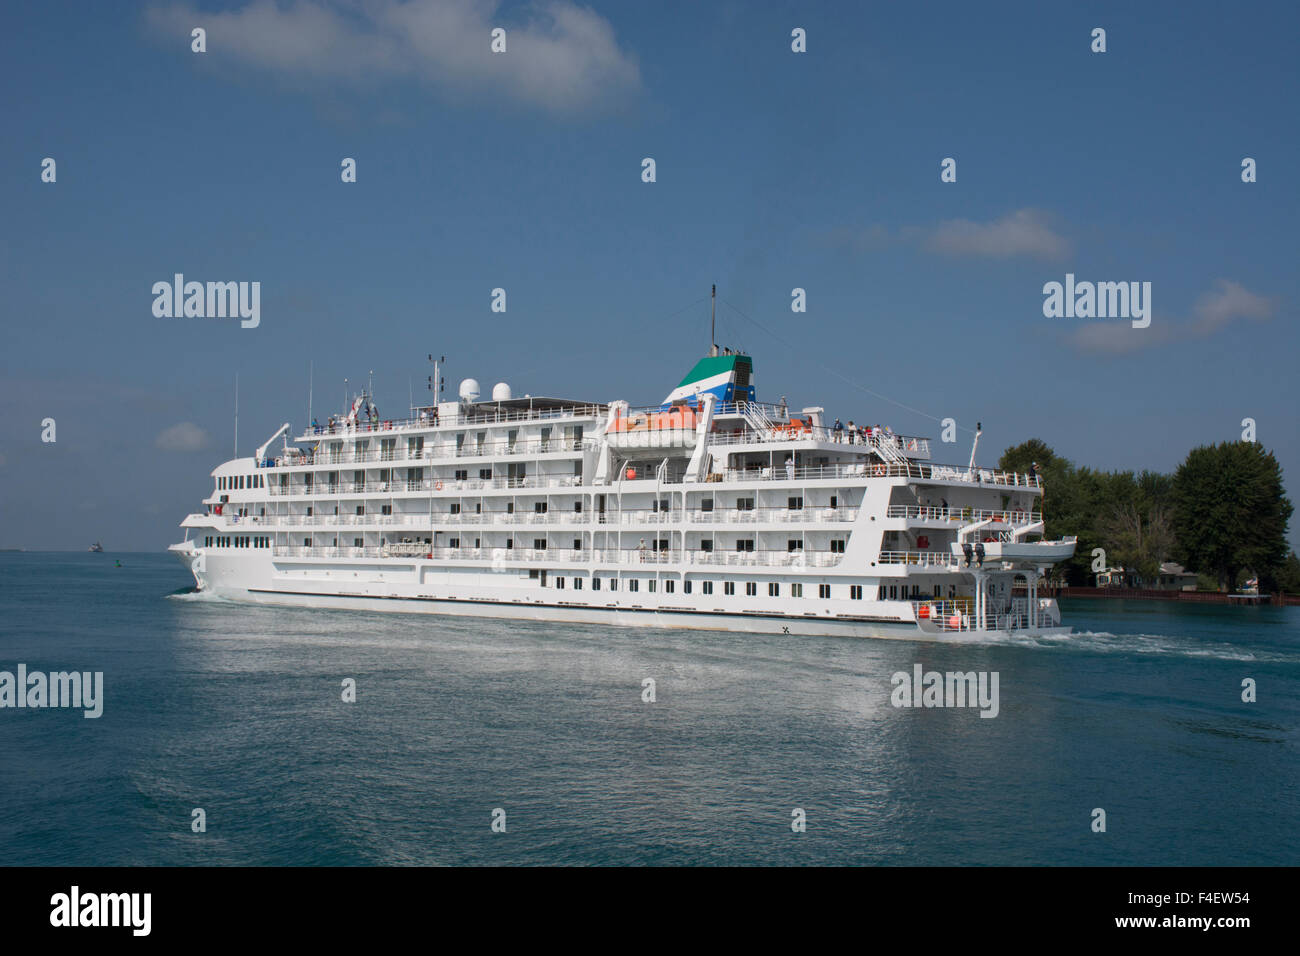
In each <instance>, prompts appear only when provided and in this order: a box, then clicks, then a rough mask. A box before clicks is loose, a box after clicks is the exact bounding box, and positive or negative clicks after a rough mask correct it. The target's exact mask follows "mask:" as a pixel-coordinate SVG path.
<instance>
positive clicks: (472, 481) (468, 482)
mask: <svg viewBox="0 0 1300 956" xmlns="http://www.w3.org/2000/svg"><path fill="white" fill-rule="evenodd" d="M581 484H582V478H581V477H580V476H578V475H573V476H570V475H547V476H543V475H538V476H531V477H527V478H508V477H498V478H419V479H406V478H401V479H398V480H396V481H387V482H381V481H368V482H365V483H363V484H358V483H356V482H351V481H341V482H339V483H337V484H335V485H328V486H325V487H316V488H313V489H310V490H309V489H306V488H304V487H303V486H302V485H291V486H290V487H289V488H287V489H283V488H280V487H279V486H277V485H268V486H267V489H266V490H267V491H268V492H269V493H270V494H272V495H275V496H277V497H290V498H294V497H316V498H328V497H337V496H339V495H376V494H401V493H409V492H414V491H419V492H426V493H431V494H439V493H443V492H446V493H454V492H462V491H483V490H490V489H497V488H574V487H577V486H579V485H581Z"/></svg>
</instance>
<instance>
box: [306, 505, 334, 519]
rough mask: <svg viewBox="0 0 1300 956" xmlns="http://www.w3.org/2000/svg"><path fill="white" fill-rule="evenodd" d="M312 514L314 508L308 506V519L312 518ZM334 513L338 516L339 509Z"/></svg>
mask: <svg viewBox="0 0 1300 956" xmlns="http://www.w3.org/2000/svg"><path fill="white" fill-rule="evenodd" d="M311 513H312V506H311V505H308V506H307V517H308V518H310V517H311ZM334 513H335V514H338V511H337V509H336V510H335V512H334Z"/></svg>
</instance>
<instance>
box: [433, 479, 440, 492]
mask: <svg viewBox="0 0 1300 956" xmlns="http://www.w3.org/2000/svg"><path fill="white" fill-rule="evenodd" d="M433 490H434V491H442V482H441V481H435V482H434V483H433Z"/></svg>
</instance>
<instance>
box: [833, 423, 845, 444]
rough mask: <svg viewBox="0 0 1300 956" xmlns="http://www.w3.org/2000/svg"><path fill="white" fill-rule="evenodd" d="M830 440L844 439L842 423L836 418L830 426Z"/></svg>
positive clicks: (839, 440) (840, 440) (838, 440)
mask: <svg viewBox="0 0 1300 956" xmlns="http://www.w3.org/2000/svg"><path fill="white" fill-rule="evenodd" d="M831 440H832V441H836V442H842V441H844V423H843V422H842V421H840V420H839V419H838V418H837V419H835V424H834V425H832V426H831Z"/></svg>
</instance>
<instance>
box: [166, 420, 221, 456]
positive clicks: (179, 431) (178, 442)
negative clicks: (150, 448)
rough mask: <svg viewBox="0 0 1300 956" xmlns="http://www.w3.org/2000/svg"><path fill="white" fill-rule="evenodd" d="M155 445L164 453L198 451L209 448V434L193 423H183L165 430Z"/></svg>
mask: <svg viewBox="0 0 1300 956" xmlns="http://www.w3.org/2000/svg"><path fill="white" fill-rule="evenodd" d="M153 443H154V444H155V445H157V446H158V447H159V448H161V449H162V450H163V451H198V450H199V449H201V448H206V447H207V444H208V433H207V432H205V431H204V430H203V429H202V428H200V427H199V426H198V425H195V424H194V423H193V422H181V423H179V424H177V425H173V426H172V427H171V428H164V429H163V430H162V431H160V432H159V433H158V437H157V438H155V439H154V440H153Z"/></svg>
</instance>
